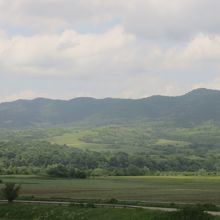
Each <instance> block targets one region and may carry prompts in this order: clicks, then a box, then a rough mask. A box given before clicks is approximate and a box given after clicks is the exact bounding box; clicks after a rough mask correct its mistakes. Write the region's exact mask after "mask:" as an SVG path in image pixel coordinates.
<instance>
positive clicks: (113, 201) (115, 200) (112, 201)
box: [108, 198, 118, 204]
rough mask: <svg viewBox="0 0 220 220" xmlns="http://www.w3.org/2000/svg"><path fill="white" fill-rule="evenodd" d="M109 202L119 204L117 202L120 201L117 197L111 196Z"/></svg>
mask: <svg viewBox="0 0 220 220" xmlns="http://www.w3.org/2000/svg"><path fill="white" fill-rule="evenodd" d="M108 203H109V204H117V203H118V200H117V199H115V198H111V199H109V200H108Z"/></svg>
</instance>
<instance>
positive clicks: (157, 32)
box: [0, 0, 220, 102]
mask: <svg viewBox="0 0 220 220" xmlns="http://www.w3.org/2000/svg"><path fill="white" fill-rule="evenodd" d="M219 10H220V1H219V0H0V102H2V101H11V100H15V99H19V98H24V99H30V98H35V97H39V96H40V97H49V98H62V99H70V98H73V97H79V96H92V97H97V98H103V97H121V98H141V97H147V96H150V95H155V94H162V95H179V94H183V93H185V92H187V91H189V90H192V89H195V88H199V87H206V88H213V89H220V13H219Z"/></svg>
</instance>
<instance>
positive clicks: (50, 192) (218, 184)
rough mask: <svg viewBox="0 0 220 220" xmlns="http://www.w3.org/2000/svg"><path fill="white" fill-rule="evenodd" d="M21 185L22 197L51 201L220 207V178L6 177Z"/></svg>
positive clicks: (5, 179) (4, 177) (5, 178)
mask: <svg viewBox="0 0 220 220" xmlns="http://www.w3.org/2000/svg"><path fill="white" fill-rule="evenodd" d="M1 179H2V180H3V181H4V182H16V183H18V184H21V186H22V190H21V195H20V196H21V197H24V198H47V199H55V200H56V199H62V198H71V199H110V198H115V199H118V200H135V201H146V202H151V203H203V204H205V203H212V204H216V205H220V177H197V176H195V177H185V176H177V177H173V176H172V177H171V176H158V177H157V176H153V177H150V176H149V177H147V176H142V177H102V178H88V179H53V178H46V177H45V178H44V177H40V176H2V177H1Z"/></svg>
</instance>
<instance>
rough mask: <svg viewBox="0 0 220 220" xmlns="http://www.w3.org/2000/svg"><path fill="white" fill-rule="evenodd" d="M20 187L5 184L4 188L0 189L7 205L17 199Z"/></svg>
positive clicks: (13, 184)
mask: <svg viewBox="0 0 220 220" xmlns="http://www.w3.org/2000/svg"><path fill="white" fill-rule="evenodd" d="M20 188H21V187H20V185H16V184H15V183H5V187H4V188H2V189H1V193H2V196H3V198H5V199H7V200H8V202H9V203H11V202H13V200H15V199H16V198H17V197H18V194H19V191H20Z"/></svg>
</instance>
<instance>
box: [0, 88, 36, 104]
mask: <svg viewBox="0 0 220 220" xmlns="http://www.w3.org/2000/svg"><path fill="white" fill-rule="evenodd" d="M35 97H37V94H36V93H35V92H33V91H32V90H26V91H22V92H18V93H15V94H12V95H9V96H6V97H0V100H1V102H10V101H14V100H18V99H33V98H35Z"/></svg>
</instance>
